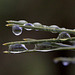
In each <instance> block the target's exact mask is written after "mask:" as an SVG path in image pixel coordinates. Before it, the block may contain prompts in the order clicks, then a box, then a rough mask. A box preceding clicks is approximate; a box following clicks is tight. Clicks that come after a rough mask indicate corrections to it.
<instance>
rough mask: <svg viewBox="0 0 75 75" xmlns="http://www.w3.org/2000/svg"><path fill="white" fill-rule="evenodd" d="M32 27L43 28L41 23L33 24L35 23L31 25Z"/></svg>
mask: <svg viewBox="0 0 75 75" xmlns="http://www.w3.org/2000/svg"><path fill="white" fill-rule="evenodd" d="M33 25H34V26H35V27H43V25H42V24H41V23H39V22H35V23H33ZM36 31H38V30H36Z"/></svg>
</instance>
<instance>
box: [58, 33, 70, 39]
mask: <svg viewBox="0 0 75 75" xmlns="http://www.w3.org/2000/svg"><path fill="white" fill-rule="evenodd" d="M65 38H71V36H70V34H69V33H67V32H61V33H60V34H59V35H58V37H57V39H65Z"/></svg>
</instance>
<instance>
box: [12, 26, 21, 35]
mask: <svg viewBox="0 0 75 75" xmlns="http://www.w3.org/2000/svg"><path fill="white" fill-rule="evenodd" d="M12 32H13V33H14V34H15V35H16V36H18V35H20V34H21V33H22V27H19V25H14V26H12Z"/></svg>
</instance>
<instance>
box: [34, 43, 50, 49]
mask: <svg viewBox="0 0 75 75" xmlns="http://www.w3.org/2000/svg"><path fill="white" fill-rule="evenodd" d="M50 48H51V46H50V43H49V42H43V43H40V44H35V49H37V50H39V49H40V50H45V49H50Z"/></svg>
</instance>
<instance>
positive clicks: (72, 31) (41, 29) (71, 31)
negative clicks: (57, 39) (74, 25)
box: [6, 24, 75, 34]
mask: <svg viewBox="0 0 75 75" xmlns="http://www.w3.org/2000/svg"><path fill="white" fill-rule="evenodd" d="M13 25H15V24H7V25H6V26H10V27H11V26H13ZM19 26H20V27H23V28H29V29H33V30H40V31H50V32H52V31H54V32H56V33H60V32H67V33H70V34H75V30H72V29H62V28H59V29H55V28H50V27H49V26H45V27H44V26H43V27H36V26H34V27H32V26H24V25H23V24H22V25H19Z"/></svg>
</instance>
